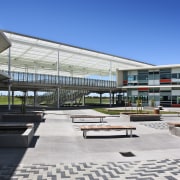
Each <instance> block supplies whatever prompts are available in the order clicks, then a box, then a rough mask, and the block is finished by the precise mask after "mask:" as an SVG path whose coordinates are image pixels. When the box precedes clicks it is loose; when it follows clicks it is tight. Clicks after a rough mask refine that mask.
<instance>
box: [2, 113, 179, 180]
mask: <svg viewBox="0 0 180 180" xmlns="http://www.w3.org/2000/svg"><path fill="white" fill-rule="evenodd" d="M70 114H91V115H92V114H97V112H95V111H93V110H64V111H48V112H47V115H46V121H45V122H44V123H41V124H40V126H39V127H38V129H37V131H36V133H35V138H34V141H33V143H32V144H31V147H29V148H28V149H23V148H12V149H10V148H1V149H0V179H2V180H3V179H10V177H11V179H14V180H15V179H17V180H20V179H23V180H31V179H34V180H35V179H37V180H40V179H52V180H55V179H68V180H121V179H122V180H124V179H132V180H142V179H143V180H157V179H160V180H178V179H180V154H179V150H180V137H176V136H173V135H170V134H169V131H168V127H167V122H168V121H180V118H179V117H178V116H177V115H163V117H162V120H163V121H159V122H127V120H126V119H125V118H120V117H116V116H108V117H107V118H105V121H106V122H105V123H106V124H113V125H119V124H124V125H125V124H126V125H129V124H131V125H133V126H136V127H137V130H136V131H134V136H133V138H129V137H126V136H124V134H125V133H124V131H120V132H89V133H88V138H87V139H84V138H83V136H82V132H81V131H80V129H79V126H80V125H82V124H83V125H85V124H87V123H86V122H84V120H83V119H82V122H81V123H73V124H72V122H71V119H70V118H69V115H70ZM97 121H98V120H97ZM89 123H90V124H94V123H92V122H89ZM100 134H101V135H100ZM123 153H124V156H123V155H122V154H123Z"/></svg>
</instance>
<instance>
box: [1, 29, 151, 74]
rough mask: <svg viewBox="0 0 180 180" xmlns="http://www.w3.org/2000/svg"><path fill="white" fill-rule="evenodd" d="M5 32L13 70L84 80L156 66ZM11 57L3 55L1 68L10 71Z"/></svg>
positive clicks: (5, 52)
mask: <svg viewBox="0 0 180 180" xmlns="http://www.w3.org/2000/svg"><path fill="white" fill-rule="evenodd" d="M3 32H4V34H5V35H6V37H7V38H8V39H9V41H10V42H11V44H12V46H11V51H10V52H11V53H10V57H11V70H12V71H20V72H21V71H23V72H32V73H35V72H36V73H44V74H54V75H57V74H60V75H65V76H79V77H84V76H93V75H94V76H97V75H99V76H109V75H110V74H111V75H115V74H116V69H128V68H133V67H152V66H153V65H152V64H148V63H144V62H140V61H135V60H131V59H127V58H123V57H118V56H113V55H110V54H105V53H101V52H97V51H92V50H89V49H84V48H79V47H75V46H71V45H67V44H63V43H59V42H54V41H49V40H45V39H40V38H35V37H31V36H27V35H22V34H17V33H13V32H9V31H3ZM8 57H9V50H5V51H3V52H2V53H1V54H0V65H1V66H0V69H3V70H5V69H7V67H8V66H7V64H8ZM58 64H59V65H58ZM57 69H59V72H58V70H57Z"/></svg>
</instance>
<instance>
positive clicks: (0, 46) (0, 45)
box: [0, 31, 11, 53]
mask: <svg viewBox="0 0 180 180" xmlns="http://www.w3.org/2000/svg"><path fill="white" fill-rule="evenodd" d="M10 46H11V43H10V41H9V40H8V38H7V37H6V36H5V35H4V33H3V32H1V31H0V53H1V52H3V51H4V50H6V49H8V48H9V47H10Z"/></svg>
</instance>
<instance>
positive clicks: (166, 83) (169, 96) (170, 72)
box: [118, 67, 180, 107]
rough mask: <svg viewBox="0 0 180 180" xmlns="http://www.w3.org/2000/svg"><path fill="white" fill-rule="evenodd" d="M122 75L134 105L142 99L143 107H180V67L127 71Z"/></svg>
mask: <svg viewBox="0 0 180 180" xmlns="http://www.w3.org/2000/svg"><path fill="white" fill-rule="evenodd" d="M121 75H123V80H122V82H123V86H122V89H124V90H126V91H127V100H128V101H130V102H131V103H132V104H134V103H136V101H137V100H138V99H141V100H142V102H143V105H149V106H152V104H154V106H158V105H162V106H172V107H180V67H173V68H171V67H167V68H159V69H146V70H145V69H143V70H126V71H121ZM118 87H120V86H118Z"/></svg>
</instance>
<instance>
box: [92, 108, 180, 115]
mask: <svg viewBox="0 0 180 180" xmlns="http://www.w3.org/2000/svg"><path fill="white" fill-rule="evenodd" d="M94 110H95V111H98V112H101V113H104V114H109V115H119V114H120V113H121V112H131V113H137V111H136V110H118V109H117V110H114V109H107V108H94ZM142 113H147V114H154V111H151V110H149V111H147V110H146V111H143V110H142ZM139 114H140V113H139ZM160 114H178V113H177V112H173V111H160Z"/></svg>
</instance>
